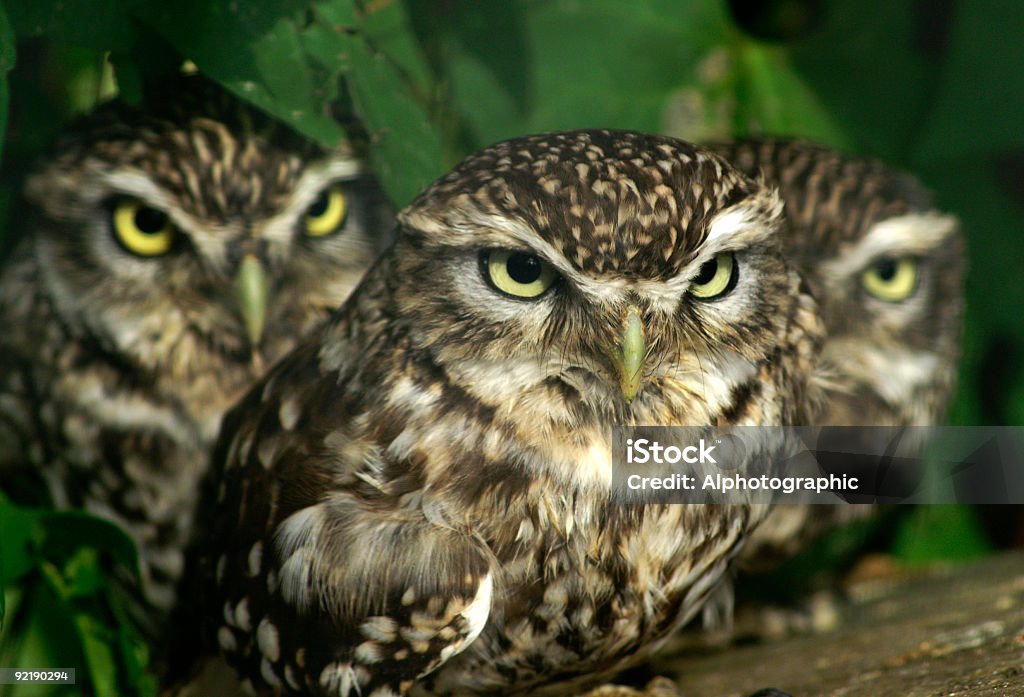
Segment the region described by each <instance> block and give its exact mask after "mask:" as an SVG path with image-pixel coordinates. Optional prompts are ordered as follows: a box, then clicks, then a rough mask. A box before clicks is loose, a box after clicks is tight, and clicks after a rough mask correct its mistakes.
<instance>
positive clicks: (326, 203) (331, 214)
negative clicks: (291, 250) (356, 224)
mask: <svg viewBox="0 0 1024 697" xmlns="http://www.w3.org/2000/svg"><path fill="white" fill-rule="evenodd" d="M346 213H348V201H346V200H345V192H344V191H342V190H341V186H339V185H337V184H335V185H334V186H332V187H329V188H327V189H325V190H324V191H323V192H321V194H320V196H319V197H317V199H316V201H314V202H313V205H312V206H310V207H309V209H308V210H307V211H306V217H305V218H304V222H305V225H306V234H307V235H309V236H310V237H323V236H324V235H329V234H331V233H332V232H334V231H335V230H338V229H339V228H340V227H341V225H342V223H344V222H345V214H346Z"/></svg>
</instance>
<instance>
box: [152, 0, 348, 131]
mask: <svg viewBox="0 0 1024 697" xmlns="http://www.w3.org/2000/svg"><path fill="white" fill-rule="evenodd" d="M137 14H138V16H139V17H140V18H141V19H142V20H143V21H144V22H146V23H147V24H148V25H149V26H150V27H152V28H153V29H154V30H155V31H157V32H158V33H159V34H161V35H162V36H163V37H164V38H165V39H166V40H167V41H168V42H169V43H171V44H172V45H173V46H174V47H175V48H176V49H177V50H178V51H179V52H180V53H181V54H182V55H183V56H185V57H186V58H189V59H191V60H192V61H193V62H194V63H195V64H196V65H197V66H198V67H199V69H200V70H201V71H202V72H204V73H205V74H207V75H208V76H210V77H211V78H213V79H214V80H216V81H218V82H219V83H221V84H222V85H224V86H225V87H226V88H227V89H229V90H230V91H232V92H234V93H235V94H236V95H238V96H239V97H241V98H242V99H245V100H247V101H249V102H252V103H253V104H255V105H256V106H257V107H259V108H261V109H263V110H264V111H266V112H268V113H269V114H271V115H273V116H275V117H277V118H279V119H281V120H282V121H284V122H285V123H287V124H289V125H290V126H292V127H293V128H294V129H295V130H297V131H298V132H300V133H302V134H304V135H306V136H309V137H310V138H312V139H314V140H316V141H318V142H320V143H322V144H324V145H326V146H334V145H337V144H338V143H339V142H341V141H342V140H343V139H344V138H345V133H344V131H343V130H342V128H341V126H340V125H338V124H337V123H336V122H335V121H334V120H333V119H331V118H330V116H329V115H328V111H327V108H326V105H325V103H324V100H323V97H324V92H323V90H321V89H318V88H317V85H316V83H315V80H314V78H315V77H316V73H315V72H314V70H313V68H312V66H310V64H309V62H308V61H307V59H306V56H305V53H304V50H303V44H302V41H301V40H300V32H299V29H298V28H297V26H296V16H295V6H294V4H292V3H280V4H278V5H276V6H275V5H266V6H263V5H261V6H259V8H258V9H257V8H255V7H249V6H248V5H247V4H246V3H239V2H235V1H234V0H213V1H211V2H187V3H179V4H175V5H174V6H173V9H172V7H171V6H164V7H162V8H159V9H158V8H156V7H154V6H149V5H147V6H145V7H142V8H139V9H138V10H137Z"/></svg>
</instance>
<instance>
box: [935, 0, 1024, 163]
mask: <svg viewBox="0 0 1024 697" xmlns="http://www.w3.org/2000/svg"><path fill="white" fill-rule="evenodd" d="M954 7H955V9H956V12H955V16H954V17H953V21H952V22H951V30H952V35H951V37H950V47H949V55H948V61H947V64H946V65H945V66H944V69H943V73H942V78H943V79H942V83H941V86H940V87H939V89H938V94H937V95H936V100H935V106H934V108H933V109H932V110H931V111H930V112H929V114H928V118H926V119H924V120H923V123H922V124H920V128H921V130H922V135H923V139H922V140H921V141H920V143H919V147H918V149H917V153H916V154H917V159H918V160H919V161H929V160H936V159H939V158H952V157H963V156H973V155H975V154H977V153H979V152H981V151H1000V150H1006V149H1009V148H1014V147H1020V146H1022V145H1024V129H1022V127H1021V124H1022V123H1024V82H1022V81H1021V79H1020V69H1021V66H1024V41H1022V37H1024V12H1021V6H1020V5H1019V4H1017V3H1015V2H1002V1H1001V0H979V1H976V2H969V3H955V4H954Z"/></svg>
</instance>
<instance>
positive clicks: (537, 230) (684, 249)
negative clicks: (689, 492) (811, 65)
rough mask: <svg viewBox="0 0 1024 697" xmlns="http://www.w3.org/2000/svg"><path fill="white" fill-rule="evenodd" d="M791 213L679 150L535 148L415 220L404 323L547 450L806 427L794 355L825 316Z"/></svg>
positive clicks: (462, 173) (615, 140) (404, 233)
mask: <svg viewBox="0 0 1024 697" xmlns="http://www.w3.org/2000/svg"><path fill="white" fill-rule="evenodd" d="M780 214H781V204H780V201H779V199H778V197H777V195H776V194H775V193H774V192H773V191H772V190H771V189H769V188H767V187H763V186H760V185H758V184H757V183H755V182H754V181H752V180H751V179H748V178H747V177H745V176H743V175H742V174H740V173H739V172H737V171H736V170H734V169H733V168H732V167H730V166H729V165H728V164H727V163H726V162H725V161H724V160H722V159H720V158H719V157H718V156H716V155H713V154H711V153H710V152H707V151H704V150H701V149H698V148H696V147H694V146H691V145H689V144H687V143H683V142H681V141H677V140H674V139H671V138H663V137H657V136H650V135H643V134H639V133H632V132H616V131H606V130H585V131H573V132H567V133H554V134H545V135H539V136H531V137H524V138H519V139H516V140H513V141H508V142H505V143H500V144H497V145H494V146H492V147H490V148H487V149H485V150H483V151H482V152H480V153H478V154H476V155H473V156H471V157H470V158H468V159H466V160H465V161H463V162H462V163H461V164H460V165H458V166H457V167H456V168H455V169H454V170H453V171H452V172H451V173H450V174H449V175H447V176H446V177H444V178H442V179H440V180H439V181H438V182H436V183H435V184H434V185H433V186H431V187H430V188H429V189H428V190H427V191H425V192H424V193H423V194H422V195H421V196H420V197H419V198H418V199H417V200H416V201H415V202H414V203H413V204H412V205H411V206H410V207H409V208H407V209H406V210H405V211H403V212H402V213H401V214H400V215H399V220H400V223H401V225H400V230H399V239H398V243H397V246H396V248H395V254H394V259H395V262H394V264H395V266H394V273H393V276H392V279H393V280H392V281H391V283H392V285H393V287H394V292H393V294H392V298H393V299H392V302H393V303H394V307H393V309H392V311H393V312H394V313H395V314H396V315H399V316H402V317H405V318H411V319H410V322H411V323H412V327H413V331H412V333H411V337H412V341H413V343H414V349H415V350H416V351H425V352H428V353H429V355H431V357H432V358H433V359H434V360H436V361H437V362H438V364H439V365H441V366H443V368H444V370H445V371H446V372H447V374H448V375H449V376H451V377H452V378H453V381H454V382H455V383H456V384H457V385H459V387H460V389H462V390H464V391H465V392H466V393H467V395H466V396H467V397H468V398H470V399H472V400H478V401H480V402H481V403H483V404H485V405H488V408H490V407H494V408H496V409H498V412H499V416H500V414H504V413H506V412H509V413H511V412H519V413H520V414H531V415H539V416H540V418H539V419H538V422H536V423H531V428H536V429H537V433H538V434H541V436H544V435H545V434H547V435H549V436H550V437H552V438H554V437H557V436H556V435H555V434H558V433H560V432H562V431H563V430H564V429H565V428H566V427H571V428H570V430H571V429H572V428H575V429H577V430H579V429H583V430H586V428H585V427H587V426H593V427H596V426H597V425H601V426H603V427H607V426H608V425H610V424H614V423H646V424H702V425H703V424H717V423H724V424H732V423H789V422H791V421H792V420H793V419H794V418H799V417H798V414H800V413H801V410H802V409H803V406H802V403H801V400H800V399H795V398H791V395H789V394H788V391H794V392H800V391H801V390H802V389H803V388H802V386H798V385H797V382H799V380H795V381H794V380H791V378H792V375H791V373H792V371H788V370H787V369H786V368H785V366H786V363H787V362H788V361H789V360H790V358H789V357H788V356H787V358H786V360H780V354H781V353H783V352H790V353H799V352H800V351H805V350H806V351H808V352H810V351H813V344H814V341H815V340H814V338H813V336H812V335H813V333H814V328H813V327H811V326H802V325H801V326H802V328H801V329H800V330H799V331H798V330H797V329H795V327H797V326H798V325H800V323H801V322H805V321H806V322H808V323H809V325H813V324H814V321H813V320H812V319H810V318H811V317H812V316H813V312H814V310H813V303H812V302H811V301H810V298H809V296H807V295H806V294H805V293H804V292H803V291H802V290H801V283H800V279H799V277H798V275H797V273H796V272H795V271H794V270H793V269H792V268H791V267H790V266H789V265H788V263H787V261H786V259H785V256H784V254H783V251H782V249H781V248H780V245H779V240H778V236H777V234H776V233H777V230H778V227H779V224H780V220H781V219H780ZM424 283H427V286H426V287H424V285H423V284H424ZM801 313H804V314H803V315H801V317H800V318H799V319H798V318H797V315H799V314H801ZM797 334H799V338H798V337H797ZM797 345H799V348H798V347H797ZM783 374H786V375H785V376H783ZM782 383H786V384H785V386H783V385H782ZM783 392H786V393H787V394H786V396H785V397H783Z"/></svg>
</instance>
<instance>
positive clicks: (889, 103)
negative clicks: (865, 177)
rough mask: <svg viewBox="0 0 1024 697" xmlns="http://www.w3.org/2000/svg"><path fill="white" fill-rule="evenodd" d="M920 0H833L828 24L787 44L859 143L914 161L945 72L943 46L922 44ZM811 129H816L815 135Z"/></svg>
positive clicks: (806, 79) (893, 158)
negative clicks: (942, 70)
mask: <svg viewBox="0 0 1024 697" xmlns="http://www.w3.org/2000/svg"><path fill="white" fill-rule="evenodd" d="M935 11H936V9H933V8H931V7H929V8H928V9H927V10H925V9H924V8H923V6H922V5H921V3H919V2H916V1H915V0H834V1H833V2H828V3H824V5H823V13H824V23H823V25H822V26H821V27H820V29H818V30H817V31H815V32H813V33H812V34H811V35H810V36H808V37H807V38H806V39H804V40H802V41H797V42H794V43H792V44H789V45H787V52H788V53H789V54H790V55H791V56H792V59H791V64H792V65H793V66H794V69H795V70H796V71H797V74H799V75H800V76H801V78H802V82H803V83H804V84H805V85H806V86H807V88H808V89H809V90H810V91H811V92H812V93H813V94H814V95H815V100H816V102H817V103H818V104H820V105H821V107H822V109H823V111H824V113H827V114H828V115H829V118H830V119H831V120H832V121H833V123H835V124H837V127H838V128H839V129H840V130H841V131H842V132H843V133H846V134H848V136H849V139H850V141H851V142H852V144H856V145H857V146H858V147H857V149H858V150H862V151H865V152H870V153H872V154H875V155H877V156H880V157H882V158H883V159H885V160H887V161H889V162H891V163H904V162H906V161H907V160H908V157H909V152H910V149H911V147H912V146H913V143H914V140H915V139H916V138H917V136H918V135H919V131H920V128H921V120H922V117H923V116H924V114H925V113H927V110H928V108H929V105H930V99H931V95H932V92H933V90H934V88H935V83H936V80H937V79H938V77H939V68H940V65H939V60H940V58H939V57H938V55H937V54H939V53H941V46H937V47H933V48H932V49H931V52H929V51H928V50H926V48H925V46H924V45H923V41H924V40H925V39H929V40H931V39H933V38H935V37H929V36H925V35H923V34H922V32H923V30H924V28H923V26H922V22H923V18H924V17H925V16H926V15H927V16H934V14H935ZM808 135H810V134H808Z"/></svg>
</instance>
